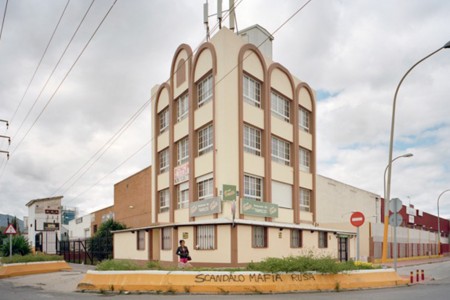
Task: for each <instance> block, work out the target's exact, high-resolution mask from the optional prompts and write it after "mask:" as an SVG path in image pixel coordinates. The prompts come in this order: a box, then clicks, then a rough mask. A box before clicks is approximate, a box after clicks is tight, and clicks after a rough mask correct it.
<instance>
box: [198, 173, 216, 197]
mask: <svg viewBox="0 0 450 300" xmlns="http://www.w3.org/2000/svg"><path fill="white" fill-rule="evenodd" d="M213 185H214V180H213V178H212V177H211V178H209V179H205V180H202V181H198V182H197V190H198V200H204V199H207V198H210V197H212V196H213V195H214V186H213Z"/></svg>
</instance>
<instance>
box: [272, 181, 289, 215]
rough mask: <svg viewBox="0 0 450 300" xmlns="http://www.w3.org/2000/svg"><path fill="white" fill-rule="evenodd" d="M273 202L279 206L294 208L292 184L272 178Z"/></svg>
mask: <svg viewBox="0 0 450 300" xmlns="http://www.w3.org/2000/svg"><path fill="white" fill-rule="evenodd" d="M272 203H273V204H277V205H278V207H284V208H290V209H291V208H292V185H290V184H287V183H283V182H279V181H275V180H272Z"/></svg>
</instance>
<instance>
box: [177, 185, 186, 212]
mask: <svg viewBox="0 0 450 300" xmlns="http://www.w3.org/2000/svg"><path fill="white" fill-rule="evenodd" d="M177 208H178V209H183V208H189V182H184V183H181V184H179V185H178V186H177Z"/></svg>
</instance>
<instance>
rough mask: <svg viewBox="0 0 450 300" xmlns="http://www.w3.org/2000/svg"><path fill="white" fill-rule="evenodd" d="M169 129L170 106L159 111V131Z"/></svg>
mask: <svg viewBox="0 0 450 300" xmlns="http://www.w3.org/2000/svg"><path fill="white" fill-rule="evenodd" d="M168 129H169V108H168V107H167V108H165V109H163V110H162V111H161V112H160V113H159V133H163V132H164V131H166V130H168Z"/></svg>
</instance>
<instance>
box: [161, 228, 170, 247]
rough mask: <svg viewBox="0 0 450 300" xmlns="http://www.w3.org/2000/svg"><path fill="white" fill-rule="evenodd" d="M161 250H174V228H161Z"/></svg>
mask: <svg viewBox="0 0 450 300" xmlns="http://www.w3.org/2000/svg"><path fill="white" fill-rule="evenodd" d="M161 231H162V232H161V250H172V228H171V227H164V228H162V229H161Z"/></svg>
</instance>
